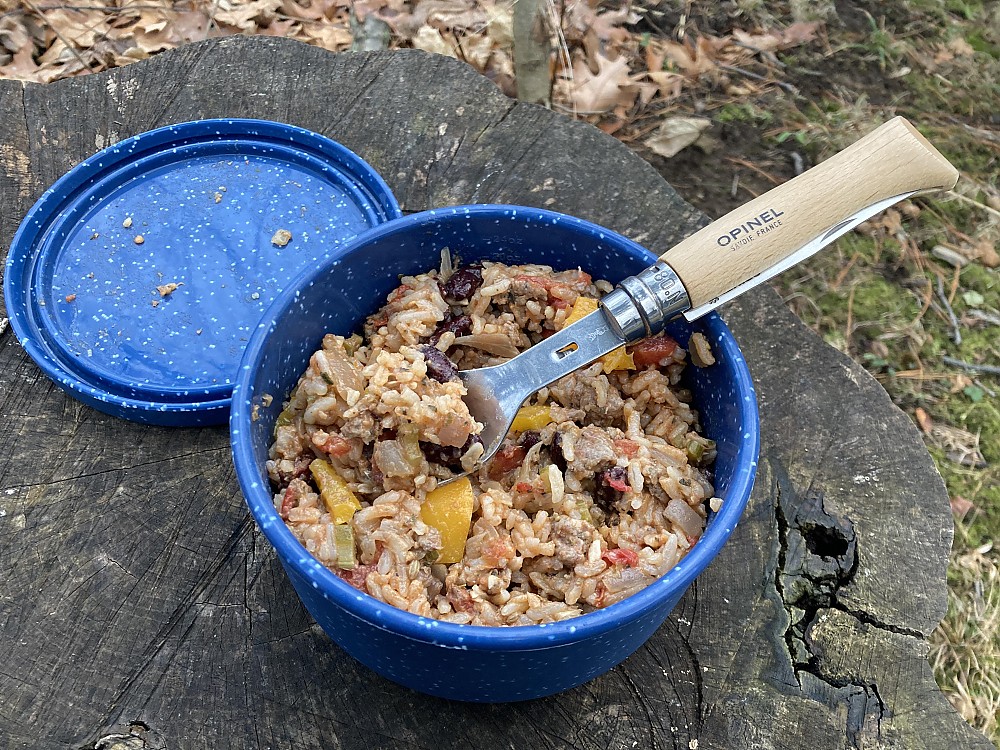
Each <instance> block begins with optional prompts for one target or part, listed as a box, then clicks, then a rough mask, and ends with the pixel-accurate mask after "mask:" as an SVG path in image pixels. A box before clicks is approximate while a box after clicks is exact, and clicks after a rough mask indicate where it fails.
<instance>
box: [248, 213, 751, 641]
mask: <svg viewBox="0 0 1000 750" xmlns="http://www.w3.org/2000/svg"><path fill="white" fill-rule="evenodd" d="M518 215H520V216H521V217H522V220H527V221H529V222H531V221H535V222H538V223H547V224H551V223H553V222H556V223H564V224H571V225H574V226H575V227H576V228H578V229H580V230H582V231H583V232H585V233H588V234H591V235H596V236H599V237H600V239H601V241H602V242H604V243H607V244H610V245H612V246H614V249H615V251H616V252H624V253H625V254H627V255H629V256H631V257H633V258H635V259H636V260H640V261H644V262H645V261H648V263H649V265H652V264H653V262H655V260H656V256H655V255H654V254H653V253H652V252H651V251H649V250H647V249H646V248H644V247H642V246H641V245H639V244H637V243H635V242H633V241H632V240H630V239H628V238H626V237H624V236H623V235H621V234H618V233H617V232H614V231H613V230H610V229H607V228H605V227H602V226H599V225H597V224H594V223H592V222H589V221H586V220H584V219H579V218H576V217H573V216H569V215H566V214H561V213H558V212H555V211H549V210H547V209H540V208H532V207H528V206H518V205H511V204H472V205H463V206H454V207H448V208H436V209H430V210H427V211H422V212H419V213H415V214H410V215H408V216H404V217H402V218H399V219H393V220H391V221H388V222H386V223H384V224H381V225H380V226H378V227H376V228H374V229H372V230H369V231H368V232H365V233H364V234H363V235H360V236H359V237H357V238H355V239H354V240H352V241H351V242H350V243H347V244H345V246H344V247H343V250H342V252H340V253H338V254H337V255H336V256H334V257H331V258H330V259H328V260H327V261H326V262H324V263H323V264H322V265H319V266H316V267H314V268H312V269H306V271H304V272H303V273H301V274H300V275H299V276H298V277H297V278H296V279H295V280H294V281H293V282H292V283H291V284H290V285H289V286H288V287H287V288H286V289H285V290H284V291H283V292H282V293H281V294H280V295H279V296H278V297H276V298H275V300H274V301H273V302H272V304H271V306H270V308H269V309H268V310H267V312H266V313H265V315H264V318H263V319H262V321H261V323H260V324H259V325H258V326H257V328H256V329H255V330H254V332H253V334H252V335H251V337H250V341H249V342H248V343H247V346H246V349H245V350H244V355H243V361H242V365H241V367H240V368H239V371H238V376H237V379H236V382H235V383H234V387H233V401H232V410H231V413H230V439H231V445H232V454H233V462H234V464H235V468H236V475H237V479H238V481H239V483H240V487H241V489H242V491H243V497H244V500H245V502H246V503H247V506H248V507H249V509H250V512H251V514H252V515H253V517H254V519H255V521H256V523H257V525H258V526H259V527H260V529H261V530H262V531H263V533H264V535H265V536H266V537H267V539H268V541H269V542H270V543H271V544H272V546H273V547H274V548H275V551H276V552H277V554H278V557H279V559H280V560H281V562H282V563H283V565H285V566H290V567H291V569H292V570H294V571H295V573H297V574H298V575H299V576H301V577H302V578H304V579H305V580H306V581H307V582H309V583H310V584H311V585H312V587H313V588H314V589H317V590H318V591H319V592H320V593H321V595H322V596H323V598H325V599H326V600H328V601H330V602H331V603H332V604H335V605H337V606H339V607H340V608H341V609H342V610H343V611H344V612H346V613H347V614H349V615H352V616H353V617H354V618H355V619H360V620H362V621H364V622H365V623H367V624H369V625H371V626H372V627H376V628H379V629H381V630H384V631H387V632H389V633H393V634H395V635H398V636H402V637H404V638H407V639H410V640H415V641H419V642H423V643H428V644H432V645H436V646H441V647H446V648H447V647H450V648H456V649H463V650H490V651H530V650H538V649H546V648H552V647H555V646H560V645H565V644H568V643H573V642H577V641H580V640H583V639H586V638H590V637H595V636H600V635H603V634H605V633H608V632H609V631H612V630H614V629H616V628H617V627H619V626H621V625H623V624H625V623H626V622H631V621H633V620H637V619H639V618H642V617H644V616H648V615H649V614H650V613H651V612H652V611H653V610H655V609H656V608H657V607H658V606H660V605H661V604H662V603H663V602H664V601H665V599H667V598H669V596H670V595H671V594H674V593H683V592H684V590H686V588H687V587H688V586H689V585H690V584H691V582H692V581H693V580H694V579H695V578H696V577H697V576H698V575H699V574H700V573H701V572H702V571H703V570H704V569H705V568H706V567H707V566H708V565H709V563H711V562H712V560H713V559H715V557H716V556H717V555H718V553H719V551H720V550H721V549H722V547H723V545H724V544H725V542H726V541H727V540H728V539H729V537H730V536H731V535H732V532H733V531H734V529H735V528H736V525H737V523H738V522H739V520H740V518H741V516H742V514H743V511H744V509H745V508H746V505H747V502H748V501H749V497H750V493H751V491H752V489H753V484H754V478H755V474H756V468H757V460H758V455H759V450H760V423H759V415H758V408H757V399H756V392H755V390H754V387H753V380H752V377H751V375H750V371H749V368H748V367H747V364H746V360H745V359H744V357H743V354H742V352H741V351H740V349H739V346H738V345H737V343H736V339H735V337H734V336H733V335H732V333H731V332H730V330H729V328H728V327H727V326H726V324H725V322H724V321H723V320H722V318H721V317H719V315H718V314H717V313H715V312H712V313H709V314H708V315H706V316H704V317H703V318H701V319H700V320H701V321H703V322H704V324H705V326H706V327H707V328H708V330H709V331H710V332H711V333H712V334H713V338H714V342H713V345H714V346H717V347H718V346H721V348H722V351H723V353H724V357H725V359H726V361H728V362H730V363H731V364H732V367H733V368H734V370H735V382H736V386H737V397H738V398H739V409H740V417H741V421H742V423H743V429H744V435H743V441H742V442H741V444H740V446H739V448H738V450H737V457H736V466H735V469H734V472H733V475H732V480H731V482H730V486H729V491H728V492H727V494H726V497H725V499H724V502H723V504H722V507H721V508H720V510H719V511H718V512H717V513H715V514H714V517H713V518H712V522H711V524H710V526H709V527H708V528H707V530H706V531H705V534H704V535H703V536H702V538H701V539H700V540H699V542H698V543H697V544H696V545H695V546H694V548H693V549H692V550H691V551H690V552H689V553H688V554H687V555H686V556H685V557H683V558H682V559H681V561H680V562H679V563H678V564H677V565H675V566H674V567H673V568H672V569H671V570H670V571H669V572H667V573H666V574H665V575H664V576H662V577H661V578H659V579H657V580H656V581H655V582H654V583H652V584H650V585H649V586H647V587H646V588H644V589H642V590H640V591H639V592H637V593H635V594H632V595H631V596H629V597H627V598H626V599H624V600H622V601H621V602H617V603H616V604H613V605H611V606H609V607H606V608H604V609H599V610H595V611H593V612H588V613H586V614H583V615H579V616H577V617H573V618H570V619H568V620H564V621H561V622H556V623H548V624H540V625H518V626H505V627H504V626H486V625H459V624H456V623H449V622H443V621H440V620H436V619H433V618H430V617H423V616H420V615H415V614H413V613H410V612H407V611H405V610H402V609H397V608H396V607H394V606H392V605H391V604H387V603H384V602H381V601H379V600H378V599H376V598H375V597H373V596H371V595H369V594H366V593H363V592H361V591H359V590H358V589H356V588H354V587H353V586H351V585H350V584H349V583H347V582H346V581H344V580H342V579H341V578H339V577H338V576H337V575H336V574H334V573H333V572H331V571H330V570H328V569H327V568H326V567H324V566H323V565H322V564H321V563H320V562H319V561H318V560H316V559H315V558H314V557H313V556H312V555H311V554H309V553H308V552H307V551H306V549H305V548H304V547H303V546H302V545H301V543H300V542H299V541H298V540H297V539H296V538H295V537H294V536H293V534H292V532H291V530H290V529H289V528H288V527H287V526H286V525H285V523H284V521H282V519H281V517H280V516H279V515H278V513H277V511H276V510H275V508H274V504H273V499H272V498H273V494H272V493H271V492H270V486H269V485H268V484H267V483H264V484H262V483H261V482H260V481H259V479H260V477H261V474H260V470H259V468H258V467H257V466H256V461H255V459H254V456H253V450H252V447H251V445H250V441H249V440H248V439H244V438H243V437H242V436H243V435H249V434H250V430H251V410H252V407H251V401H252V396H253V387H252V383H253V377H254V375H255V373H256V371H257V369H258V367H259V363H260V358H261V356H262V354H263V353H264V351H265V349H266V348H267V340H268V338H269V336H270V333H271V331H272V330H273V328H274V327H275V326H276V324H277V321H278V320H279V319H280V318H281V317H283V316H284V315H285V314H286V313H287V312H288V310H289V308H290V307H291V306H292V305H293V304H295V303H296V301H297V298H298V296H299V290H301V289H304V288H306V287H307V286H309V285H311V283H312V282H313V281H314V280H315V279H317V278H319V277H322V276H323V275H325V274H327V273H330V272H331V271H332V269H334V268H336V266H337V265H338V264H339V263H340V262H341V261H342V260H343V259H344V258H346V257H347V256H349V255H351V254H354V253H357V252H361V251H363V250H364V248H365V247H366V246H368V245H371V244H374V243H377V242H381V241H382V240H384V239H385V238H386V237H391V236H393V235H396V234H398V233H403V232H409V231H413V230H415V229H420V228H422V227H426V226H428V225H431V224H434V223H438V222H441V221H446V222H447V221H454V220H463V219H465V218H467V217H469V216H478V217H483V216H486V217H490V218H494V219H495V218H498V217H499V218H502V217H504V216H507V217H509V218H516V217H517V216H518ZM244 394H247V395H244ZM658 624H659V623H658Z"/></svg>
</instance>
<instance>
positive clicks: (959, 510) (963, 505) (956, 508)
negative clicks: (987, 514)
mask: <svg viewBox="0 0 1000 750" xmlns="http://www.w3.org/2000/svg"><path fill="white" fill-rule="evenodd" d="M975 507H976V506H975V505H973V504H972V502H971V501H969V500H966V499H965V498H964V497H962V496H961V495H955V496H954V497H952V498H951V512H952V513H954V514H955V516H956V517H957V518H958V519H959V520H960V521H961V520H962V519H964V518H965V517H966V516H967V515H969V511H970V510H972V509H973V508H975Z"/></svg>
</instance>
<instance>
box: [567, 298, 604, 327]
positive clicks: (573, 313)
mask: <svg viewBox="0 0 1000 750" xmlns="http://www.w3.org/2000/svg"><path fill="white" fill-rule="evenodd" d="M595 310H597V300H596V299H594V298H593V297H577V298H576V302H574V303H573V309H572V310H570V311H569V315H567V316H566V322H565V323H563V328H565V327H566V326H568V325H572V324H573V323H575V322H576V321H578V320H580V318H582V317H583V316H584V315H590V314H591V313H592V312H594V311H595Z"/></svg>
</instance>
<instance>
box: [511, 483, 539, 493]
mask: <svg viewBox="0 0 1000 750" xmlns="http://www.w3.org/2000/svg"><path fill="white" fill-rule="evenodd" d="M514 489H515V490H517V491H518V492H533V491H534V489H535V485H533V484H532V483H531V482H518V483H517V484H515V485H514Z"/></svg>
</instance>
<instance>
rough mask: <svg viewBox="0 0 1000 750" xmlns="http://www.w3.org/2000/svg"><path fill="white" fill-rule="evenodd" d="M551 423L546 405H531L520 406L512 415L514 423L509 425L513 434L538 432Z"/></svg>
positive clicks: (549, 411)
mask: <svg viewBox="0 0 1000 750" xmlns="http://www.w3.org/2000/svg"><path fill="white" fill-rule="evenodd" d="M551 421H552V410H551V409H550V408H549V407H548V405H547V404H533V405H529V406H522V407H521V408H520V409H518V410H517V414H515V415H514V421H513V422H511V423H510V429H511V430H513V431H514V432H524V431H525V430H540V429H542V428H543V427H544V426H545V425H547V424H548V423H549V422H551Z"/></svg>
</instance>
